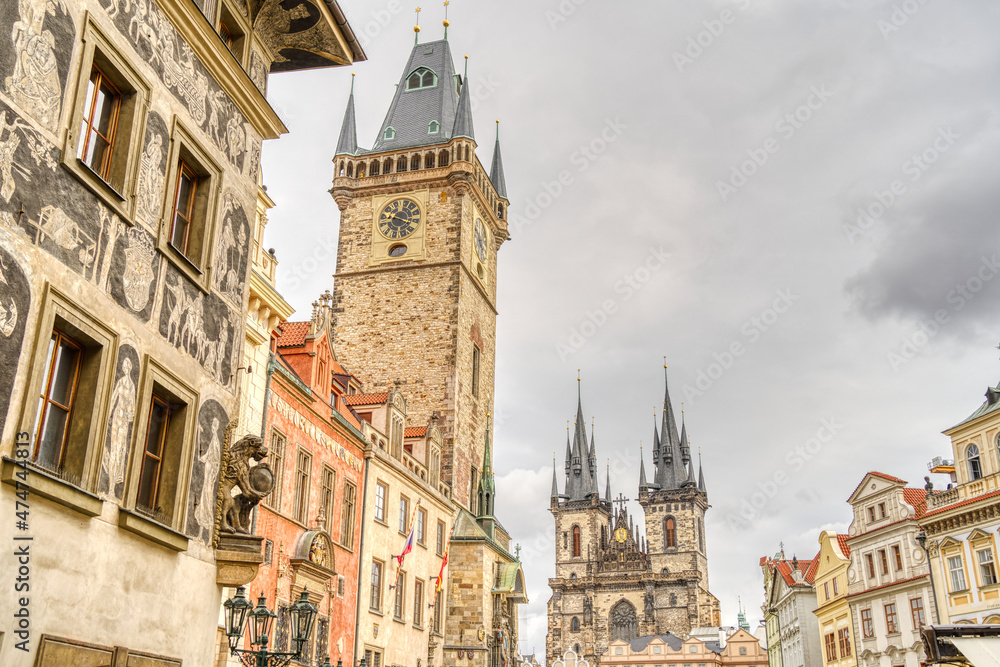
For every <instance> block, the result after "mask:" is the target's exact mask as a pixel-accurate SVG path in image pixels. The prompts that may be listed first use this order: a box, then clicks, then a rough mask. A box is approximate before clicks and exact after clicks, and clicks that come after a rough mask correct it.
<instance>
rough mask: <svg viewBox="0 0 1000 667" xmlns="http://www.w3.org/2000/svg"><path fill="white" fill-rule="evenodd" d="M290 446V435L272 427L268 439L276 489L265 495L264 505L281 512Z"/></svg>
mask: <svg viewBox="0 0 1000 667" xmlns="http://www.w3.org/2000/svg"><path fill="white" fill-rule="evenodd" d="M287 448H288V437H287V436H286V435H285V434H284V433H282V432H281V431H280V430H278V429H277V428H275V427H273V426H272V427H271V438H270V440H269V441H268V456H269V457H270V459H271V471H272V472H273V473H274V489H273V490H272V491H271V493H269V494H268V495H266V496H264V500H263V503H264V506H265V507H270V508H271V509H273V510H274V511H275V512H278V513H281V500H282V495H281V489H282V483H283V482H284V479H285V450H286V449H287Z"/></svg>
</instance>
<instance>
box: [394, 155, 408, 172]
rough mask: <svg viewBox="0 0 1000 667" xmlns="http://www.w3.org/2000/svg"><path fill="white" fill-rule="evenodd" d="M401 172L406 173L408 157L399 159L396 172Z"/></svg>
mask: <svg viewBox="0 0 1000 667" xmlns="http://www.w3.org/2000/svg"><path fill="white" fill-rule="evenodd" d="M400 171H406V156H405V155H404V156H403V157H401V158H399V160H397V161H396V172H397V173H398V172H400Z"/></svg>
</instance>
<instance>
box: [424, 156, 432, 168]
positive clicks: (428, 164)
mask: <svg viewBox="0 0 1000 667" xmlns="http://www.w3.org/2000/svg"><path fill="white" fill-rule="evenodd" d="M433 168H434V153H428V154H427V155H425V156H424V169H433Z"/></svg>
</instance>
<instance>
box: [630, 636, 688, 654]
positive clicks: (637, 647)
mask: <svg viewBox="0 0 1000 667" xmlns="http://www.w3.org/2000/svg"><path fill="white" fill-rule="evenodd" d="M654 639H659V640H661V641H662V642H664V643H665V644H667V645H668V646H669V647H670V648H671V649H672V650H674V651H680V650H681V646H683V645H684V640H683V639H681V638H680V637H678V636H677V635H674V634H671V633H669V632H668V633H667V634H665V635H647V636H646V637H636V638H635V639H633V640H632V641H630V642H629V646H631V647H632V650H633V651H642V650H643V649H645V648H646V647H647V646H649V642H651V641H653V640H654Z"/></svg>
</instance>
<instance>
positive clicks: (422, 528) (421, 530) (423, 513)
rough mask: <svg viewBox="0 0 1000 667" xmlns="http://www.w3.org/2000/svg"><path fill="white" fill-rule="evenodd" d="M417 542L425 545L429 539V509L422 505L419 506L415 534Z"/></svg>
mask: <svg viewBox="0 0 1000 667" xmlns="http://www.w3.org/2000/svg"><path fill="white" fill-rule="evenodd" d="M415 538H416V541H417V544H419V545H420V546H422V547H424V546H427V545H426V539H427V510H425V509H424V508H422V507H418V508H417V529H416V535H415Z"/></svg>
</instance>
